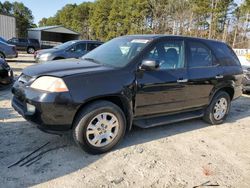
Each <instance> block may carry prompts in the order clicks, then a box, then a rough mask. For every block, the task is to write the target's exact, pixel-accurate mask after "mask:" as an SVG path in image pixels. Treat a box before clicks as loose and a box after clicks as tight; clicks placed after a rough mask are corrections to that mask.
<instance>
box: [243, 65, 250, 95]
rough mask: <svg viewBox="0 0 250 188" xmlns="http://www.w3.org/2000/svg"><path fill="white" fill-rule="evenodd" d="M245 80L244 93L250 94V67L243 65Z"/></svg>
mask: <svg viewBox="0 0 250 188" xmlns="http://www.w3.org/2000/svg"><path fill="white" fill-rule="evenodd" d="M242 68H243V73H244V78H243V80H242V84H243V92H245V93H247V92H250V65H249V66H247V65H242Z"/></svg>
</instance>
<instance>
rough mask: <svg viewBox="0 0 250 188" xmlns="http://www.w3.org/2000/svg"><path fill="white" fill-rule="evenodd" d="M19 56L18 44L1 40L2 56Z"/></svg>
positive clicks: (0, 52)
mask: <svg viewBox="0 0 250 188" xmlns="http://www.w3.org/2000/svg"><path fill="white" fill-rule="evenodd" d="M17 56H18V53H17V51H16V46H15V45H11V44H7V43H5V42H3V41H0V58H2V59H5V58H15V57H17Z"/></svg>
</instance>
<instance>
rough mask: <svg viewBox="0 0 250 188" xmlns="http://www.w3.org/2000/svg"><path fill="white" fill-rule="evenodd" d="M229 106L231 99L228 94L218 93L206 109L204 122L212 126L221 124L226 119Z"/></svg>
mask: <svg viewBox="0 0 250 188" xmlns="http://www.w3.org/2000/svg"><path fill="white" fill-rule="evenodd" d="M230 106H231V98H230V96H229V94H228V93H226V92H224V91H219V92H218V93H217V94H216V95H215V96H214V98H213V100H212V102H211V103H210V105H209V106H208V107H207V109H206V111H205V115H204V120H205V121H206V122H208V123H210V124H212V125H216V124H221V123H223V122H224V120H225V119H226V117H227V115H228V113H229V110H230Z"/></svg>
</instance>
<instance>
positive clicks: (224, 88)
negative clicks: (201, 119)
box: [209, 85, 235, 104]
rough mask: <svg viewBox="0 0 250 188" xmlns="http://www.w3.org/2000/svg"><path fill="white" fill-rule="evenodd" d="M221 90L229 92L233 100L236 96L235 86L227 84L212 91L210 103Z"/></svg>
mask: <svg viewBox="0 0 250 188" xmlns="http://www.w3.org/2000/svg"><path fill="white" fill-rule="evenodd" d="M220 91H224V92H226V93H228V94H229V96H230V99H231V101H232V100H233V98H234V92H235V91H234V87H233V86H230V85H227V86H223V87H220V88H218V89H216V90H215V91H214V92H213V93H212V95H211V97H210V100H209V104H210V103H211V101H212V100H213V98H214V96H215V95H216V94H217V93H218V92H220Z"/></svg>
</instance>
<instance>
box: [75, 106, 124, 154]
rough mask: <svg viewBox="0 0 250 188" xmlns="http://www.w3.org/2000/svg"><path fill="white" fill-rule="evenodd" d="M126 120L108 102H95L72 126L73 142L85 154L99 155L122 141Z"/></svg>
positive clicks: (116, 108) (121, 113)
mask: <svg viewBox="0 0 250 188" xmlns="http://www.w3.org/2000/svg"><path fill="white" fill-rule="evenodd" d="M125 130H126V119H125V116H124V113H123V112H122V110H121V109H120V108H119V107H118V106H117V105H115V104H113V103H111V102H108V101H96V102H94V103H92V104H90V105H88V106H87V107H86V108H84V109H83V111H81V112H80V113H79V114H78V116H77V117H76V120H75V122H74V125H73V137H74V140H75V142H76V143H77V144H78V145H79V146H80V147H81V148H82V149H83V150H85V151H86V152H88V153H91V154H101V153H105V152H107V151H109V150H111V149H112V148H113V147H114V146H116V145H117V144H118V143H119V141H121V140H122V138H123V136H124V134H125Z"/></svg>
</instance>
